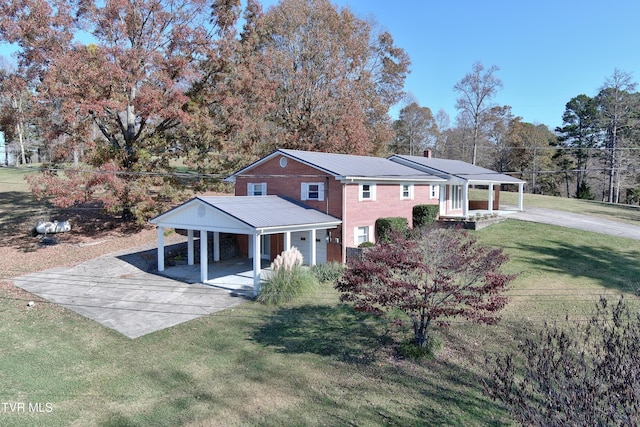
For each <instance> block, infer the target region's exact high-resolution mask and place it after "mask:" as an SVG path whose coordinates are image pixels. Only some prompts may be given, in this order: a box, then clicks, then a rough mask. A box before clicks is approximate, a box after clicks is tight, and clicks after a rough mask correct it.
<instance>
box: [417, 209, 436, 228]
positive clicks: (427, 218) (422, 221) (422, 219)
mask: <svg viewBox="0 0 640 427" xmlns="http://www.w3.org/2000/svg"><path fill="white" fill-rule="evenodd" d="M439 213H440V206H439V205H415V206H414V207H413V228H419V227H424V226H425V225H429V224H432V223H434V222H436V220H437V219H438V214H439Z"/></svg>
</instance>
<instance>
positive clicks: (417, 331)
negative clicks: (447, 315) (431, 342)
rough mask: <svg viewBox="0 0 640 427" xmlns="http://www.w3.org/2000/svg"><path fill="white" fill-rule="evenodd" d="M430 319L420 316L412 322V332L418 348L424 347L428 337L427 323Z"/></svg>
mask: <svg viewBox="0 0 640 427" xmlns="http://www.w3.org/2000/svg"><path fill="white" fill-rule="evenodd" d="M430 323H431V319H426V318H425V317H424V316H421V318H420V320H419V321H417V320H415V321H414V322H413V332H414V336H415V340H416V345H417V346H418V347H420V348H424V347H426V345H427V339H428V337H429V335H428V333H429V324H430Z"/></svg>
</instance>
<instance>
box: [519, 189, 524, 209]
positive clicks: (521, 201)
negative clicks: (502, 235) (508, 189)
mask: <svg viewBox="0 0 640 427" xmlns="http://www.w3.org/2000/svg"><path fill="white" fill-rule="evenodd" d="M518 210H519V211H522V210H524V182H521V183H519V184H518Z"/></svg>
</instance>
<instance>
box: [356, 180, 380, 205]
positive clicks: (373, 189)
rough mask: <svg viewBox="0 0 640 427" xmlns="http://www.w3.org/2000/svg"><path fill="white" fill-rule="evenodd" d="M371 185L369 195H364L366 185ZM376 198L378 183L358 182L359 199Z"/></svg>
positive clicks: (369, 199)
mask: <svg viewBox="0 0 640 427" xmlns="http://www.w3.org/2000/svg"><path fill="white" fill-rule="evenodd" d="M365 185H366V186H368V187H369V197H364V186H365ZM375 200H376V184H374V183H371V184H362V183H361V184H358V201H360V202H362V201H375Z"/></svg>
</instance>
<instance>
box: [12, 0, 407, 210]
mask: <svg viewBox="0 0 640 427" xmlns="http://www.w3.org/2000/svg"><path fill="white" fill-rule="evenodd" d="M241 17H242V18H243V19H244V26H243V28H242V30H241V31H239V30H238V29H237V28H238V25H239V22H240V18H241ZM0 18H1V19H0V41H6V42H10V43H15V44H16V45H17V46H18V47H19V51H18V53H17V59H18V67H17V70H16V72H15V78H16V79H18V80H19V81H21V82H23V84H24V86H25V90H26V91H27V93H29V94H33V96H34V98H35V99H33V101H32V102H31V104H30V105H33V106H34V108H31V109H29V110H28V113H29V116H28V117H25V119H24V120H25V121H28V122H29V124H30V125H31V126H32V127H33V128H35V129H38V132H39V134H40V135H41V137H42V138H43V140H44V141H46V145H47V147H46V149H47V151H48V152H50V154H51V162H50V163H49V164H47V165H46V168H45V171H44V173H43V175H42V176H40V177H39V178H34V179H33V180H32V185H33V187H34V190H36V194H38V195H40V196H46V197H51V198H52V201H53V202H54V203H59V204H60V205H69V204H73V203H76V202H83V201H85V200H86V199H94V200H95V199H97V200H101V201H102V202H103V203H104V205H105V207H107V208H109V209H110V210H113V211H114V212H115V211H121V212H122V213H123V215H124V217H125V218H131V219H133V218H137V219H138V220H144V219H145V218H147V217H149V216H151V215H154V214H155V213H157V212H158V211H159V210H162V209H163V203H167V202H172V201H173V200H175V198H176V197H180V190H181V182H180V180H178V179H176V178H175V175H173V174H172V172H174V167H173V165H174V164H175V161H178V160H179V161H180V162H182V163H183V164H185V165H186V166H187V167H189V168H192V169H194V170H196V171H197V172H199V173H200V175H199V176H202V174H208V175H214V176H215V177H219V176H224V175H225V174H228V173H230V172H231V171H233V170H234V169H237V168H238V167H240V166H244V165H246V164H247V163H248V162H250V161H252V160H255V159H256V158H259V157H261V156H263V155H265V154H266V153H268V152H270V151H272V150H273V149H274V148H278V147H287V148H303V149H313V150H321V151H327V152H341V153H357V154H375V153H380V152H383V151H384V150H385V148H386V142H387V141H388V140H389V138H390V135H392V129H391V120H390V117H389V115H388V112H389V108H390V107H391V105H393V104H394V103H395V102H397V101H398V100H399V99H400V97H401V96H402V88H403V85H404V78H405V76H406V74H407V72H408V66H409V59H408V57H407V55H406V54H405V53H404V51H403V50H402V49H400V48H398V47H396V46H395V45H394V44H393V39H392V37H391V35H390V34H388V33H381V34H376V33H374V31H373V26H372V24H371V23H370V22H368V21H364V20H361V19H359V18H357V17H356V16H355V15H354V14H353V13H352V12H351V11H350V10H349V9H347V8H342V9H338V8H337V7H336V6H334V5H333V4H332V3H330V2H329V1H328V0H283V1H281V2H280V3H279V4H277V5H275V6H273V7H271V8H270V9H269V10H268V11H266V12H264V11H263V10H262V8H261V6H260V4H259V3H258V2H257V1H256V0H249V1H248V2H247V4H246V7H245V9H244V11H243V10H242V5H241V2H240V1H239V0H216V1H214V2H213V3H212V4H211V3H209V2H206V1H205V0H187V1H177V0H132V1H128V0H107V1H93V0H83V1H79V2H76V1H72V0H55V1H45V0H9V1H8V2H4V3H3V4H2V5H0ZM12 78H13V77H12ZM7 116H8V113H7ZM14 127H15V126H14ZM72 164H73V165H72ZM92 172H95V173H92ZM191 184H193V183H191ZM200 184H204V182H200ZM193 188H194V189H202V188H203V187H202V186H197V185H196V186H194V187H193Z"/></svg>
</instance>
